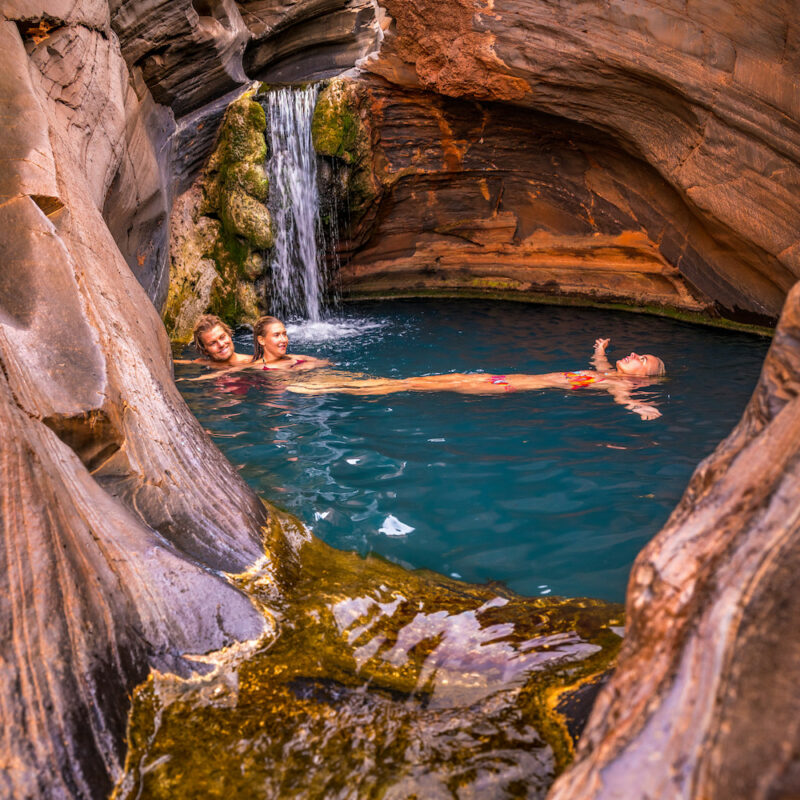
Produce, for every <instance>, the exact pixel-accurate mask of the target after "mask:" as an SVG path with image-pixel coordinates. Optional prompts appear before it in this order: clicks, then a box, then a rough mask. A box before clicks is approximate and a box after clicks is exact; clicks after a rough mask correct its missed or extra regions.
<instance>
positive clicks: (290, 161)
mask: <svg viewBox="0 0 800 800" xmlns="http://www.w3.org/2000/svg"><path fill="white" fill-rule="evenodd" d="M318 91H319V87H318V86H315V85H312V86H307V87H305V88H293V87H286V88H282V89H273V90H271V91H270V92H269V95H268V98H269V99H268V103H269V105H268V109H269V114H268V115H269V144H270V152H271V157H270V159H269V162H268V163H267V171H268V174H269V178H270V211H271V213H272V219H273V223H274V225H275V246H274V249H273V256H272V308H273V312H274V313H275V314H276V315H278V316H281V317H284V318H290V317H297V316H300V317H304V318H306V319H308V320H311V321H317V320H319V319H320V316H321V311H322V299H323V291H324V270H323V265H322V258H321V255H320V252H319V248H318V241H320V239H321V224H320V215H319V193H318V190H317V159H316V154H315V152H314V147H313V145H312V143H311V120H312V117H313V115H314V106H315V104H316V101H317V93H318Z"/></svg>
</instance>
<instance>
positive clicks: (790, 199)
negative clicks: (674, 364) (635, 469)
mask: <svg viewBox="0 0 800 800" xmlns="http://www.w3.org/2000/svg"><path fill="white" fill-rule="evenodd" d="M383 5H384V7H385V8H386V9H387V11H388V13H389V15H390V16H391V17H392V18H393V23H392V26H391V29H390V34H389V35H388V36H387V38H386V39H385V40H384V42H383V44H382V47H381V50H380V54H379V55H378V57H376V58H375V59H374V60H372V61H370V62H368V63H367V64H366V67H367V68H368V69H370V70H372V71H373V72H375V73H376V74H378V75H381V76H383V77H385V78H386V79H388V80H390V81H392V82H393V83H395V84H399V85H402V86H414V87H419V88H424V89H426V90H428V91H431V92H436V93H440V94H443V95H447V96H450V97H460V98H469V99H472V100H478V101H484V102H492V101H494V102H503V103H507V104H513V105H515V106H518V107H525V108H530V109H536V110H537V111H543V112H547V113H549V114H553V115H554V116H556V117H558V118H560V119H562V120H571V121H575V122H579V123H583V124H586V125H588V126H590V128H592V129H594V130H596V131H602V132H603V133H605V134H608V135H609V136H610V137H611V139H612V140H613V141H614V142H615V144H616V145H617V146H619V147H620V148H622V149H623V150H624V151H625V152H626V154H627V156H628V159H629V165H630V167H631V168H633V169H634V171H638V169H640V167H637V166H635V165H636V163H637V162H644V163H645V164H647V165H649V166H650V167H651V168H652V169H653V170H655V171H657V172H658V173H659V174H660V175H661V177H662V178H664V180H665V181H666V182H667V183H668V184H669V185H670V187H671V188H672V189H673V190H674V192H675V194H676V195H677V197H678V198H679V199H680V201H681V202H682V203H683V204H684V205H685V208H686V212H687V217H688V220H689V222H690V225H689V226H682V227H684V229H685V230H686V233H687V239H686V241H685V243H684V245H683V246H682V247H680V246H679V247H677V248H676V247H674V246H669V245H667V246H665V247H663V248H662V250H661V252H662V255H663V256H664V258H665V259H666V260H667V261H668V262H669V263H670V264H672V265H673V266H675V267H677V268H678V269H680V271H681V273H682V274H683V275H684V276H685V277H686V278H687V279H688V280H689V281H691V282H692V284H694V285H695V286H696V287H697V288H698V289H699V290H701V291H703V292H704V293H705V294H707V295H708V296H709V297H712V298H713V299H714V300H715V302H716V303H717V304H718V305H719V306H720V308H721V309H722V310H723V312H724V313H727V314H736V313H737V312H749V313H751V314H754V315H761V316H763V317H766V318H769V317H775V316H776V315H777V314H778V312H779V310H780V308H781V304H782V302H783V298H784V296H785V294H786V292H787V291H788V289H789V287H790V286H791V285H792V284H793V283H794V281H795V280H796V279H797V278H798V276H800V249H799V246H798V245H799V243H798V233H797V232H798V230H800V204H798V202H797V193H796V190H795V187H796V185H797V181H798V177H800V174H799V172H798V163H799V162H800V128H798V125H797V120H798V117H800V86H798V80H797V75H798V71H799V70H798V67H800V46H799V44H798V42H799V40H798V28H797V24H796V23H795V22H794V19H793V13H792V12H793V8H794V6H793V4H792V3H791V1H790V0H767V2H763V3H758V4H757V5H755V6H754V5H753V4H751V3H731V4H728V5H727V6H726V7H725V8H721V7H719V6H718V5H713V4H712V5H709V4H705V3H690V4H688V5H686V4H685V3H683V2H667V3H662V2H652V1H651V0H636V2H633V3H617V2H612V3H611V4H605V5H604V4H575V3H572V2H569V0H563V2H560V1H559V2H554V3H550V2H548V3H545V2H519V0H492V2H485V3H484V2H481V3H477V4H476V3H473V2H467V1H466V0H448V1H447V2H445V3H442V2H439V0H435V1H434V0H386V2H385V3H383ZM559 127H561V125H560V123H559ZM627 171H628V170H627V168H626V169H625V170H624V172H623V173H617V177H622V175H626V174H627ZM623 182H625V178H623ZM691 228H696V229H699V230H700V231H701V232H702V234H703V235H702V239H701V240H697V241H696V240H694V237H693V236H692V231H691Z"/></svg>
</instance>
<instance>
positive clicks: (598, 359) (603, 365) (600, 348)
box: [592, 339, 612, 372]
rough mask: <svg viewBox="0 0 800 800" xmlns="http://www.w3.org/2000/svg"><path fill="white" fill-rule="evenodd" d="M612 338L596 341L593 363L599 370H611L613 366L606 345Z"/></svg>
mask: <svg viewBox="0 0 800 800" xmlns="http://www.w3.org/2000/svg"><path fill="white" fill-rule="evenodd" d="M610 341H611V339H595V341H594V355H593V356H592V364H593V365H594V368H595V369H596V370H597V371H598V372H609V371H610V370H611V369H612V367H611V363H610V362H609V360H608V357H607V356H606V347H608V343H609V342H610Z"/></svg>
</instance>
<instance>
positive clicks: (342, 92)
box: [311, 78, 380, 218]
mask: <svg viewBox="0 0 800 800" xmlns="http://www.w3.org/2000/svg"><path fill="white" fill-rule="evenodd" d="M363 100H364V98H363V97H362V94H361V92H360V90H359V84H358V83H357V82H354V81H349V80H347V79H344V78H335V79H333V80H331V81H330V82H329V83H328V84H327V85H326V86H325V88H324V89H323V90H322V91H321V92H320V94H319V98H318V99H317V105H316V108H315V109H314V119H313V121H312V123H311V139H312V142H313V144H314V149H315V150H316V152H317V153H318V154H319V155H320V156H323V157H326V158H327V159H329V160H331V161H332V162H334V164H335V168H334V169H333V170H331V171H330V172H331V174H330V175H329V177H328V178H327V179H326V180H325V183H326V184H327V185H326V186H325V187H324V189H325V190H326V191H329V192H333V193H335V194H336V195H337V201H338V202H337V206H338V207H339V208H340V209H342V210H347V212H348V213H349V216H350V217H351V218H357V217H359V216H361V215H362V214H363V213H364V212H365V211H366V210H367V208H368V207H369V206H370V205H371V204H372V203H373V201H374V200H375V198H376V197H377V196H378V194H379V192H380V184H379V182H378V180H377V178H376V177H375V170H374V168H373V146H372V130H371V128H370V125H369V123H368V119H369V115H368V109H367V106H366V105H365V104H364V102H363ZM323 174H325V173H323Z"/></svg>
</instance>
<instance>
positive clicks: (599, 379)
mask: <svg viewBox="0 0 800 800" xmlns="http://www.w3.org/2000/svg"><path fill="white" fill-rule="evenodd" d="M610 341H611V340H610V339H597V340H596V341H595V343H594V358H593V363H594V366H595V369H593V370H578V371H577V372H546V373H543V374H540V375H524V374H513V373H509V374H508V375H486V374H484V373H477V374H475V373H473V374H465V373H461V372H454V373H450V374H447V375H423V376H418V377H412V378H363V379H358V380H347V381H341V380H338V381H337V380H336V378H337V376H336V374H335V373H334V374H331V375H330V376H329V379H326V380H324V381H314V382H308V383H294V384H290V385H289V386H287V387H286V388H287V389H288V390H289V391H290V392H296V393H298V394H330V393H343V394H363V395H377V394H390V393H392V392H437V391H439V392H441V391H444V392H460V393H462V394H500V393H502V392H514V391H531V390H534V389H570V390H572V389H576V390H577V389H600V390H602V391H606V392H608V393H609V394H610V395H611V397H612V398H613V399H614V401H615V402H616V403H619V404H620V405H622V406H624V407H625V408H627V409H628V410H629V411H632V412H633V413H634V414H638V415H639V416H640V417H641V418H642V419H646V420H650V419H656V418H657V417H660V416H661V412H660V411H659V410H658V409H657V408H656V407H655V406H653V405H649V404H646V403H640V402H637V401H635V400H634V399H633V398H632V397H631V392H632V391H633V390H635V389H640V388H643V387H645V386H649V385H651V384H652V383H653V382H654V380H653V379H654V378H659V377H661V376H663V375H664V373H665V370H664V362H663V361H662V360H661V359H660V358H658V357H656V356H654V355H649V354H647V355H639V354H638V353H633V352H632V353H631V354H630V355H627V356H625V358H621V359H620V360H619V361H617V362H616V364H615V366H613V367H612V366H611V364H610V363H609V361H608V358H607V356H606V348H607V347H608V344H609V342H610Z"/></svg>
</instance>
